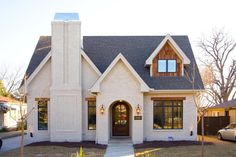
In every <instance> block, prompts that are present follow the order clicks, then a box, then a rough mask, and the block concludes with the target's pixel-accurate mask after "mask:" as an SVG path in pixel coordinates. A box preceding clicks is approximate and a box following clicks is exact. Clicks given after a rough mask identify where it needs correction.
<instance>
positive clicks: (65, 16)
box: [54, 13, 79, 21]
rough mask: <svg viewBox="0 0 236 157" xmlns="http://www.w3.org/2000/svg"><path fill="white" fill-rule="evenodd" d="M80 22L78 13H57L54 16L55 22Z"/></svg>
mask: <svg viewBox="0 0 236 157" xmlns="http://www.w3.org/2000/svg"><path fill="white" fill-rule="evenodd" d="M74 20H76V21H78V20H79V14H78V13H56V14H55V16H54V21H74Z"/></svg>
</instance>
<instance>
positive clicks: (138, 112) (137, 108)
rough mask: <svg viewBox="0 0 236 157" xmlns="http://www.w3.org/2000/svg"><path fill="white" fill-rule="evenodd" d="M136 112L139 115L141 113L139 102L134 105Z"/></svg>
mask: <svg viewBox="0 0 236 157" xmlns="http://www.w3.org/2000/svg"><path fill="white" fill-rule="evenodd" d="M136 113H137V115H139V114H140V113H141V108H140V106H139V104H138V105H137V107H136Z"/></svg>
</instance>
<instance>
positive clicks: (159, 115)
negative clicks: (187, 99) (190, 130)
mask: <svg viewBox="0 0 236 157" xmlns="http://www.w3.org/2000/svg"><path fill="white" fill-rule="evenodd" d="M153 129H183V101H181V100H154V101H153Z"/></svg>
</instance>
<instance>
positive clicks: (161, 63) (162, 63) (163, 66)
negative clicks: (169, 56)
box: [158, 60, 166, 72]
mask: <svg viewBox="0 0 236 157" xmlns="http://www.w3.org/2000/svg"><path fill="white" fill-rule="evenodd" d="M158 72H166V60H158Z"/></svg>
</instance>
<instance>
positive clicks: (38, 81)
mask: <svg viewBox="0 0 236 157" xmlns="http://www.w3.org/2000/svg"><path fill="white" fill-rule="evenodd" d="M50 86H51V60H49V61H48V62H47V63H46V64H45V65H44V66H43V68H42V69H41V70H40V71H39V73H38V74H37V75H36V77H35V78H34V79H33V80H32V81H31V82H30V84H29V85H28V95H27V107H28V109H27V112H30V111H31V110H32V108H33V107H35V110H33V112H32V113H31V114H30V116H29V118H28V120H27V123H28V131H29V132H33V135H34V137H33V138H28V139H29V140H32V142H35V141H48V140H49V137H50V135H49V130H38V106H37V102H36V101H35V98H37V97H46V98H49V97H50V91H49V88H50ZM49 109H50V102H49V103H48V111H49V112H50V110H49ZM48 128H49V129H50V125H49V126H48Z"/></svg>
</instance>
